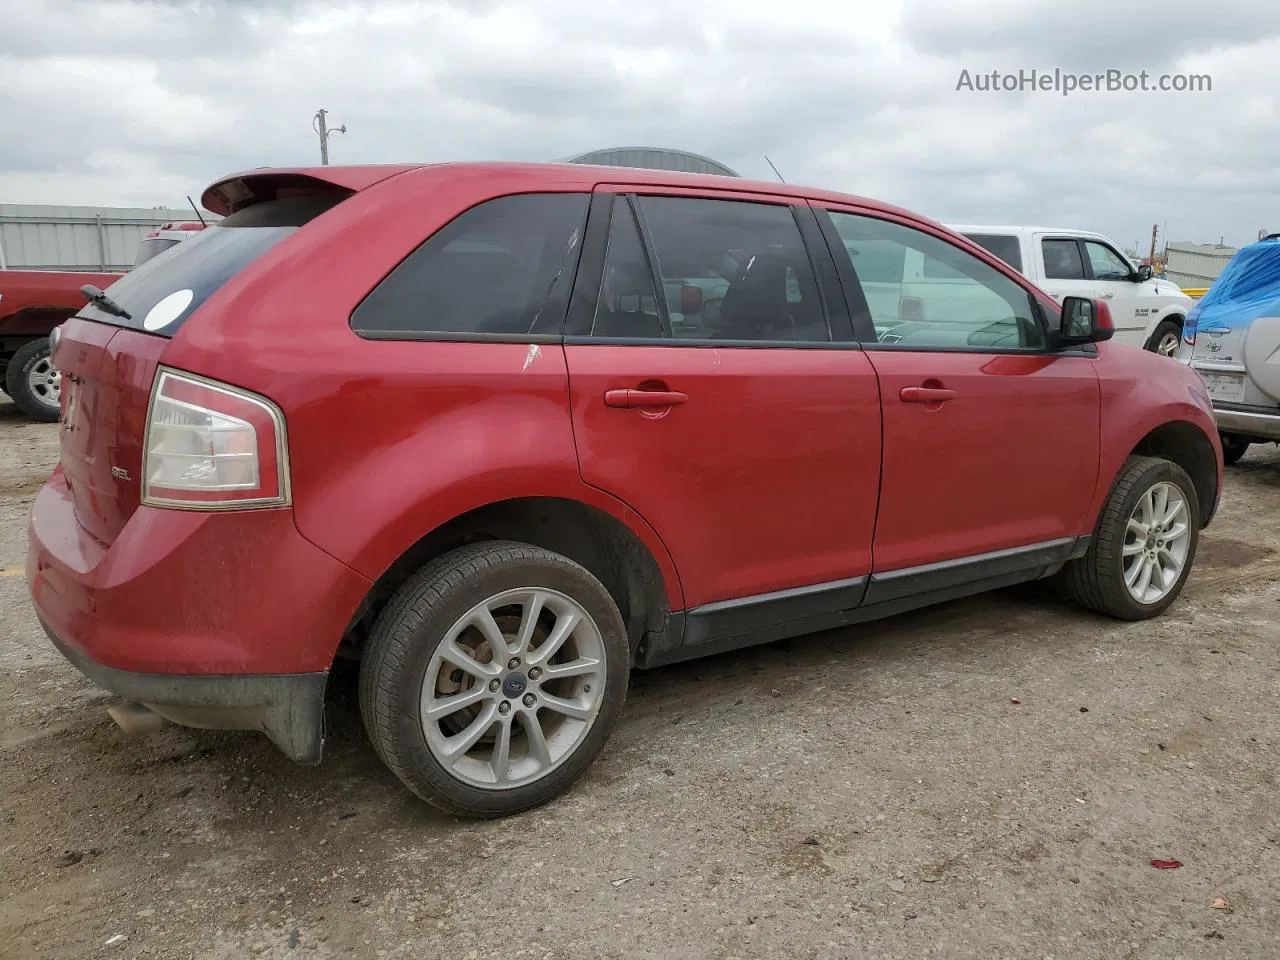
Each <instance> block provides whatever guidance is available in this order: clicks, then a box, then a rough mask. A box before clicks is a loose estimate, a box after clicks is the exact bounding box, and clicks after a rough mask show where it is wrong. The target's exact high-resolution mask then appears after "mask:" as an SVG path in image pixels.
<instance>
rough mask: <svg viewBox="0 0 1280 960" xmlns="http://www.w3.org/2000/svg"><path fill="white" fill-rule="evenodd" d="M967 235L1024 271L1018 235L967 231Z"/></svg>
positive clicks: (986, 249) (993, 253)
mask: <svg viewBox="0 0 1280 960" xmlns="http://www.w3.org/2000/svg"><path fill="white" fill-rule="evenodd" d="M965 236H966V237H968V238H969V239H970V240H972V241H973V242H974V243H976V244H977V245H978V246H980V247H981V248H982V249H983V250H985V251H987V253H990V254H992V255H993V256H997V257H999V258H1000V259H1001V260H1003V261H1004V262H1005V263H1007V264H1008V265H1009V266H1011V267H1013V269H1015V270H1017V271H1018V272H1019V273H1021V272H1022V247H1021V245H1020V244H1019V243H1018V238H1017V237H1011V236H1009V235H1008V234H1007V233H966V234H965Z"/></svg>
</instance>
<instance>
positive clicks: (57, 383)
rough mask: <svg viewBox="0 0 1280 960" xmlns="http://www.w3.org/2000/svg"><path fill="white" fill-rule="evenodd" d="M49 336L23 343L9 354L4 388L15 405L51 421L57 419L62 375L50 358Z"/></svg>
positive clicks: (39, 417)
mask: <svg viewBox="0 0 1280 960" xmlns="http://www.w3.org/2000/svg"><path fill="white" fill-rule="evenodd" d="M49 352H50V347H49V338H48V337H41V338H40V339H39V340H32V341H31V342H30V343H24V344H23V345H22V346H21V347H19V348H18V351H17V352H16V353H15V354H14V355H13V356H12V357H10V358H9V364H8V366H7V367H6V368H5V376H4V392H5V393H7V394H9V396H10V397H12V398H13V402H14V403H16V404H17V405H18V409H19V410H21V411H22V412H23V413H25V414H26V415H27V416H29V417H31V418H32V419H33V420H43V421H44V422H46V423H52V422H53V421H55V420H57V419H58V408H59V401H60V398H61V396H62V377H61V376H60V375H59V373H58V368H57V367H55V366H54V365H53V361H52V360H51V359H50V358H49Z"/></svg>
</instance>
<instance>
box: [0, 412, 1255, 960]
mask: <svg viewBox="0 0 1280 960" xmlns="http://www.w3.org/2000/svg"><path fill="white" fill-rule="evenodd" d="M56 457H57V440H56V428H55V427H54V426H49V425H36V424H30V423H28V422H26V421H24V420H23V419H21V418H20V416H19V415H18V413H17V411H16V409H15V408H14V407H13V406H12V405H10V404H8V403H7V400H6V399H5V398H4V397H3V396H0V957H3V958H6V960H8V958H27V957H33V958H34V957H39V958H58V960H65V958H80V957H119V958H128V957H164V958H170V957H172V958H185V957H191V958H200V960H204V958H214V960H218V958H238V957H246V956H262V957H281V958H295V957H315V958H327V957H351V956H355V957H394V958H415V960H416V958H435V957H446V956H447V957H457V958H475V960H480V958H502V960H513V958H519V957H534V958H553V957H554V958H579V957H581V958H613V957H619V958H620V957H627V958H686V957H687V958H730V957H738V958H748V957H785V958H804V960H807V958H844V957H848V958H861V957H876V958H904V960H905V958H910V960H919V958H923V957H947V958H950V957H955V958H974V960H993V958H1030V960H1046V958H1054V960H1087V958H1094V957H1097V958H1132V960H1139V958H1140V960H1148V958H1149V960H1157V958H1158V960H1176V958H1184V960H1192V958H1196V960H1198V958H1203V957H1210V958H1232V957H1250V958H1254V957H1257V958H1274V957H1276V956H1277V955H1278V953H1277V952H1278V951H1280V947H1278V946H1277V944H1278V943H1280V786H1278V785H1277V760H1278V759H1280V719H1278V718H1280V649H1278V646H1280V645H1278V643H1277V641H1278V640H1280V629H1278V628H1277V614H1278V613H1280V606H1277V604H1278V603H1280V554H1278V553H1277V548H1280V533H1278V531H1280V454H1278V453H1277V452H1276V451H1275V448H1259V447H1255V448H1254V449H1253V450H1252V451H1251V452H1250V455H1249V456H1248V457H1247V458H1246V459H1245V460H1244V461H1243V462H1242V463H1241V464H1240V465H1239V466H1238V467H1235V468H1232V469H1230V470H1229V472H1228V480H1227V487H1226V492H1225V495H1224V502H1223V506H1222V511H1221V513H1220V515H1219V518H1218V519H1217V520H1216V521H1215V523H1214V525H1213V526H1212V527H1211V528H1210V529H1209V530H1208V531H1207V533H1206V535H1205V537H1204V539H1203V541H1202V543H1201V552H1200V557H1199V560H1198V562H1197V565H1196V569H1195V571H1194V573H1193V575H1192V579H1191V581H1190V584H1189V587H1188V589H1187V591H1186V592H1185V593H1184V595H1183V598H1182V599H1181V600H1180V601H1179V602H1178V603H1177V604H1176V605H1175V606H1174V607H1173V608H1172V610H1171V611H1170V612H1169V613H1168V614H1167V615H1166V616H1164V617H1163V618H1161V619H1158V620H1156V621H1154V622H1150V623H1144V624H1136V625H1124V624H1118V623H1113V622H1110V621H1106V620H1101V619H1099V618H1096V617H1093V616H1091V615H1087V614H1085V613H1082V612H1080V611H1078V610H1076V609H1074V608H1072V607H1069V606H1067V605H1065V604H1063V603H1061V602H1059V601H1057V600H1056V599H1054V598H1053V597H1052V596H1046V595H1044V593H1043V591H1040V590H1037V589H1023V590H1018V591H1013V592H1005V593H999V594H994V595H990V596H986V597H982V598H978V599H973V600H969V601H963V602H959V603H953V604H949V605H947V606H945V607H941V608H938V609H935V610H931V611H927V612H924V613H920V614H916V615H911V616H907V617H902V618H900V619H897V620H894V621H889V622H886V623H882V624H875V625H871V626H863V627H859V628H856V629H850V630H844V631H840V632H835V633H828V634H822V635H818V636H814V637H811V638H807V639H804V640H800V641H794V642H790V643H785V644H779V645H774V646H770V647H765V648H760V649H756V650H752V651H748V652H745V653H738V654H733V655H728V656H724V657H720V658H716V659H713V660H708V661H703V662H699V663H693V664H689V665H685V666H681V667H676V668H671V669H665V670H660V671H657V672H653V673H647V674H638V675H636V676H635V678H634V681H633V685H632V689H631V696H630V700H629V702H628V706H627V709H626V712H625V714H624V717H623V721H622V723H621V725H620V727H619V730H618V732H617V733H616V734H615V736H614V738H613V740H612V741H611V743H610V744H609V746H608V747H607V748H606V749H605V752H604V754H603V755H602V756H601V758H600V759H599V760H598V761H597V763H596V764H595V766H594V767H593V768H592V770H591V771H590V773H589V774H588V776H587V777H586V778H585V780H584V781H583V782H581V783H580V784H579V786H578V787H577V788H575V789H574V790H573V791H572V792H571V793H570V794H569V795H568V796H567V797H565V798H563V799H562V800H560V801H559V802H557V803H554V804H552V805H550V806H548V807H545V808H543V809H541V810H539V811H536V812H533V813H530V814H526V815H523V816H519V817H516V818H513V819H509V820H505V821H501V822H496V823H469V822H458V821H454V820H452V819H450V818H447V817H445V816H443V815H439V814H436V813H434V812H433V811H432V810H431V809H429V808H427V807H425V806H424V805H422V804H420V803H419V802H417V801H415V800H414V799H412V798H411V797H410V796H409V795H408V793H407V792H406V791H404V790H403V789H401V788H400V786H399V785H398V783H397V782H396V781H394V780H393V778H392V777H391V776H390V775H389V774H388V773H387V772H386V771H384V769H383V768H382V767H381V766H380V765H379V762H378V760H377V758H376V757H375V755H374V753H373V751H372V749H371V748H370V747H369V746H368V745H367V744H366V742H365V740H364V738H363V734H362V732H361V729H360V721H359V715H358V710H357V707H356V703H355V699H354V686H353V685H352V683H351V677H350V676H349V675H343V676H340V677H337V678H335V682H334V684H333V686H334V690H333V698H332V704H331V708H330V714H329V719H330V740H329V744H328V747H327V755H326V758H325V761H324V763H323V764H322V765H321V766H320V767H318V768H315V769H311V768H301V767H296V766H293V765H291V764H289V763H288V762H287V761H286V760H284V759H283V757H282V756H280V755H279V754H278V753H277V752H276V750H275V749H274V748H273V747H272V746H271V745H270V744H269V743H268V742H267V740H266V739H265V738H263V737H261V736H258V735H256V734H235V733H214V732H203V731H187V730H182V729H179V728H174V727H170V728H167V729H166V730H164V731H162V732H161V733H159V734H156V735H153V736H150V737H144V738H129V737H126V736H125V735H124V734H123V733H121V732H119V731H118V730H117V729H116V727H115V726H114V725H113V724H112V723H111V722H110V721H109V719H108V717H107V715H106V712H105V709H104V708H105V707H106V706H107V705H108V704H109V703H110V702H111V700H110V698H109V696H108V695H107V694H105V693H103V692H100V691H98V690H96V689H95V688H93V687H92V686H91V685H90V684H89V683H88V682H87V681H86V680H85V679H83V678H82V677H81V676H80V675H79V674H78V673H77V672H76V671H75V670H74V669H72V667H71V666H69V665H68V664H67V663H66V662H64V661H63V660H62V659H61V658H60V656H59V655H58V654H57V653H56V652H55V651H54V650H53V649H52V648H51V646H50V645H49V643H48V642H47V641H46V639H45V638H44V636H43V635H42V633H41V631H40V629H39V627H38V626H37V624H36V621H35V618H34V616H33V615H32V612H31V609H30V605H29V603H28V600H27V592H26V583H25V579H24V574H23V571H22V565H23V562H24V557H25V537H26V533H25V519H26V515H27V511H28V509H29V507H30V503H31V500H32V498H33V497H34V495H35V493H36V491H37V489H38V488H39V486H40V484H41V482H42V481H43V480H44V478H45V477H46V476H47V475H48V473H49V471H50V469H51V468H52V466H53V464H54V462H55V461H56ZM1015 699H1016V700H1017V701H1020V702H1014V701H1015ZM1165 858H1174V859H1177V860H1179V861H1181V862H1182V863H1183V864H1184V866H1183V867H1182V868H1181V869H1173V870H1158V869H1154V868H1153V867H1152V865H1151V861H1152V860H1153V859H1165ZM1217 898H1221V899H1222V900H1224V901H1225V902H1226V908H1225V909H1224V908H1215V906H1214V902H1215V900H1216V899H1217Z"/></svg>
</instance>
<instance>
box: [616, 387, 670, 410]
mask: <svg viewBox="0 0 1280 960" xmlns="http://www.w3.org/2000/svg"><path fill="white" fill-rule="evenodd" d="M688 399H689V395H688V394H687V393H681V392H680V391H679V390H637V389H635V388H626V389H623V390H606V391H605V392H604V405H605V406H606V407H624V408H627V409H635V408H637V407H674V406H675V405H676V404H678V403H684V402H685V401H686V400H688Z"/></svg>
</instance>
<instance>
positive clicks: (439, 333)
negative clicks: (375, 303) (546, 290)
mask: <svg viewBox="0 0 1280 960" xmlns="http://www.w3.org/2000/svg"><path fill="white" fill-rule="evenodd" d="M533 196H572V197H583V198H585V199H586V200H587V214H586V218H585V219H584V221H583V224H582V225H581V226H580V227H579V228H578V229H579V230H581V231H582V232H581V235H580V236H579V238H578V250H577V255H576V256H574V255H573V254H572V253H571V254H570V255H569V257H568V261H569V262H567V263H565V265H564V267H563V268H562V269H561V271H560V283H559V284H558V286H560V287H561V289H562V290H563V292H562V293H559V294H557V295H555V296H550V297H548V298H547V300H546V303H545V304H544V305H543V312H544V314H545V311H546V307H547V306H549V305H554V304H557V303H559V304H560V306H559V307H558V308H557V309H558V313H559V316H560V319H559V320H558V321H553V322H552V324H551V325H552V327H553V329H551V330H547V331H543V332H541V333H532V332H526V333H482V332H476V331H458V330H453V331H451V330H357V329H356V327H355V316H356V313H357V312H358V311H359V309H360V307H361V306H363V305H364V303H365V301H366V300H368V299H369V297H371V296H372V295H373V292H374V291H375V290H377V289H378V288H379V287H380V286H382V285H383V284H384V283H386V282H387V280H388V279H390V277H391V276H392V274H394V273H395V272H396V271H397V270H399V269H400V267H401V266H403V265H404V264H405V263H406V262H408V260H409V259H410V258H411V257H413V255H414V254H416V253H417V252H418V251H419V250H421V249H422V248H423V247H424V246H426V244H428V243H429V242H430V241H431V240H432V238H434V237H435V236H437V235H438V234H439V233H440V232H441V231H442V230H445V229H447V228H448V227H449V226H451V225H452V224H454V223H456V222H457V221H458V220H459V219H460V218H462V217H464V216H466V215H467V214H468V213H470V212H471V211H472V210H475V209H476V208H477V207H481V206H484V205H485V204H486V203H493V202H494V201H496V200H505V199H507V198H508V197H533ZM594 203H595V195H594V194H593V193H588V192H587V191H586V190H584V189H573V190H512V191H510V192H508V193H500V194H496V195H494V196H486V197H483V198H482V199H479V200H477V201H476V202H475V203H473V204H471V205H470V206H468V207H466V208H465V209H463V210H459V211H458V212H457V213H455V214H454V215H453V216H451V217H450V218H449V219H448V220H446V221H444V222H443V223H440V224H437V225H436V227H435V228H434V229H433V230H432V231H431V232H430V233H428V234H427V235H426V236H424V237H423V238H422V239H421V240H420V241H419V242H418V243H417V244H415V245H414V246H413V248H412V249H410V250H409V251H408V252H407V253H406V254H405V255H404V256H402V257H401V258H400V259H399V260H397V261H396V262H395V263H393V264H392V265H391V266H390V267H389V268H388V269H387V270H386V271H385V272H384V273H383V274H382V275H381V276H380V277H378V280H377V282H376V283H374V284H373V286H371V287H370V288H369V289H368V290H366V291H365V293H364V295H363V296H361V297H360V299H359V300H358V301H357V302H356V303H355V304H354V305H353V306H352V307H351V310H350V311H349V312H348V314H347V329H349V330H350V331H351V333H352V334H353V335H354V336H356V337H359V338H360V339H361V340H374V341H384V342H385V341H397V340H399V341H405V342H414V343H519V344H533V343H537V344H544V343H560V342H561V341H562V340H563V339H564V330H565V324H566V322H567V318H568V313H569V307H570V305H571V304H572V298H573V292H574V290H575V289H576V287H577V283H578V276H579V273H580V271H581V268H582V260H583V258H584V256H585V255H586V249H587V240H588V234H587V227H588V226H589V225H590V223H591V210H592V207H593V205H594Z"/></svg>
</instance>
